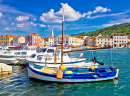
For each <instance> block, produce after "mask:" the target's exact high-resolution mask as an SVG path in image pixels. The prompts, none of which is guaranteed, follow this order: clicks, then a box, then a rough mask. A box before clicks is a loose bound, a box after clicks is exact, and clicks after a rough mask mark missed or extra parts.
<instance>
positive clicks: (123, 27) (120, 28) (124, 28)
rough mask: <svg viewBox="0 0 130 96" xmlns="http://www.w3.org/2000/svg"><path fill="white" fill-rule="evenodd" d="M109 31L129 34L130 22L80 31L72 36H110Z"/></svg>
mask: <svg viewBox="0 0 130 96" xmlns="http://www.w3.org/2000/svg"><path fill="white" fill-rule="evenodd" d="M111 33H126V34H127V35H129V34H130V23H124V24H119V25H113V26H110V27H106V28H102V29H98V30H96V31H92V32H88V33H80V34H74V35H73V36H76V37H80V36H83V35H87V36H96V35H99V34H101V35H103V36H110V35H111Z"/></svg>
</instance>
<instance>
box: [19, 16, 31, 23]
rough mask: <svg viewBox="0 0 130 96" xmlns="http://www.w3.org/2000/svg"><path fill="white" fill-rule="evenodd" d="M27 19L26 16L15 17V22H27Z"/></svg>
mask: <svg viewBox="0 0 130 96" xmlns="http://www.w3.org/2000/svg"><path fill="white" fill-rule="evenodd" d="M28 19H29V17H28V16H19V17H16V20H17V21H22V22H23V21H27V20H28Z"/></svg>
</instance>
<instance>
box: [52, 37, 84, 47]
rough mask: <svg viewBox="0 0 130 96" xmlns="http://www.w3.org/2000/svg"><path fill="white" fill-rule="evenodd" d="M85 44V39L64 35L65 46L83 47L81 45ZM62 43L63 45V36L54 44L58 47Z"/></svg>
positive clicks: (56, 38) (57, 38)
mask: <svg viewBox="0 0 130 96" xmlns="http://www.w3.org/2000/svg"><path fill="white" fill-rule="evenodd" d="M83 42H84V40H83V39H80V38H76V37H72V36H70V35H64V40H63V44H64V45H77V46H81V45H83ZM61 43H62V36H61V35H59V36H57V37H55V38H54V44H55V45H58V44H61Z"/></svg>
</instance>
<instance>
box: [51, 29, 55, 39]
mask: <svg viewBox="0 0 130 96" xmlns="http://www.w3.org/2000/svg"><path fill="white" fill-rule="evenodd" d="M51 37H54V33H53V29H52V30H51Z"/></svg>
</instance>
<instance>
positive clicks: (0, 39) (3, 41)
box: [0, 34, 14, 46]
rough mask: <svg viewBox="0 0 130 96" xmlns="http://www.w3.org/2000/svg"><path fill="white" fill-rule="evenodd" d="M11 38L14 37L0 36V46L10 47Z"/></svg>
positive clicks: (11, 43)
mask: <svg viewBox="0 0 130 96" xmlns="http://www.w3.org/2000/svg"><path fill="white" fill-rule="evenodd" d="M13 38H14V37H13V36H12V35H11V34H10V35H2V36H0V46H12V45H13Z"/></svg>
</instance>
